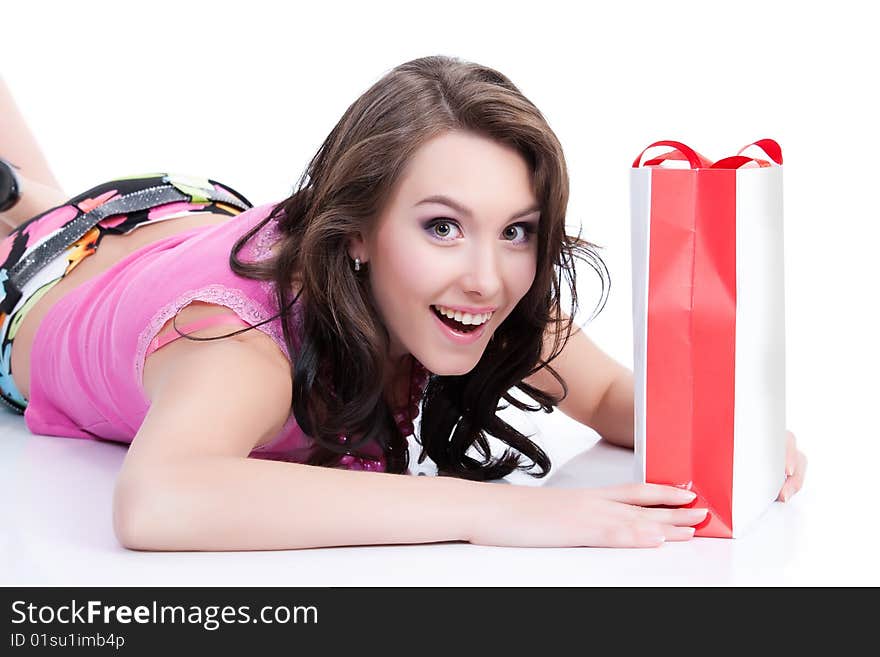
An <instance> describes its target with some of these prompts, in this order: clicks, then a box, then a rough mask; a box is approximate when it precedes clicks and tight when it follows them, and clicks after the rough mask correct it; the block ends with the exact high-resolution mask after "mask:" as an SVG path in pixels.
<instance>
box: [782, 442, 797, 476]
mask: <svg viewBox="0 0 880 657" xmlns="http://www.w3.org/2000/svg"><path fill="white" fill-rule="evenodd" d="M797 456H798V451H797V441H796V439H795V437H794V434H793V433H792V432H791V431H786V432H785V474H786V475H788V476H791V475H793V474H794V471H795V470H796V469H797Z"/></svg>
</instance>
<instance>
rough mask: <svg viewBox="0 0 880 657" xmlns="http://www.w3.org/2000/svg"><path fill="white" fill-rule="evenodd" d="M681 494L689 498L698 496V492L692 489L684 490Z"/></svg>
mask: <svg viewBox="0 0 880 657" xmlns="http://www.w3.org/2000/svg"><path fill="white" fill-rule="evenodd" d="M681 496H682V497H684V498H685V499H687V500H692V499H694V498H695V497H696V496H697V494H696V493H695V492H693V491H691V490H683V491H681Z"/></svg>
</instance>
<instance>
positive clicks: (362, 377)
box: [230, 56, 610, 480]
mask: <svg viewBox="0 0 880 657" xmlns="http://www.w3.org/2000/svg"><path fill="white" fill-rule="evenodd" d="M451 130H463V131H468V132H470V133H474V134H478V135H481V136H484V137H487V138H490V139H492V140H495V141H497V142H499V143H501V144H504V145H507V146H510V147H513V148H514V149H516V151H518V152H519V153H520V154H521V155H522V157H523V158H524V159H525V161H526V162H527V163H528V166H529V168H530V171H531V172H532V175H533V185H534V193H535V195H536V198H537V199H538V202H539V205H540V210H541V218H540V226H539V230H538V236H537V238H538V260H537V272H536V275H535V279H534V282H533V284H532V286H531V288H530V289H529V291H528V292H527V293H526V295H525V296H524V297H523V298H522V299H521V300H520V302H519V303H518V304H517V306H516V308H515V309H514V310H513V311H512V312H511V314H510V315H509V316H508V317H507V318H506V319H505V320H504V322H503V323H502V325H501V326H499V327H498V329H497V331H496V333H495V335H494V336H493V339H492V340H491V341H490V342H489V343H488V347H487V348H486V350H485V353H484V354H483V356H482V358H481V359H480V361H479V362H478V363H477V365H476V366H475V367H474V369H473V370H472V371H470V372H468V373H467V374H464V375H461V376H438V375H433V376H431V377H430V380H429V382H428V385H427V388H426V390H425V394H424V396H423V398H422V400H421V401H422V417H421V426H420V431H419V435H418V436H417V437H416V440H417V441H418V442H419V443H420V444H421V445H422V454H421V456H420V458H419V462H422V461H423V460H424V458H425V456H426V455H427V456H430V457H431V459H432V460H433V461H434V463H436V465H437V468H438V472H439V474H441V475H449V476H456V477H461V478H466V479H475V480H493V479H499V478H501V477H504V476H506V475H508V474H510V473H511V472H512V471H513V470H514V469H519V470H523V471H529V470H531V469H532V468H533V467H534V466H535V465H537V466H539V467H540V469H541V472H540V473H534V472H529V474H530V475H532V476H534V477H543V476H545V475H546V474H547V473H548V472H549V470H550V460H549V458H548V457H547V455H546V453H545V452H544V451H543V450H542V449H541V448H540V447H539V446H538V445H536V444H535V443H534V442H532V441H531V440H529V438H528V437H526V436H525V435H523V434H522V433H520V432H519V431H517V430H516V429H514V428H513V427H511V426H510V425H508V424H507V423H506V422H504V421H503V420H501V419H500V418H499V417H498V416H497V414H496V413H497V411H498V410H499V403H500V400H501V399H504V400H505V401H506V402H507V403H508V404H512V405H514V406H515V407H517V408H519V409H520V410H528V411H539V410H543V411H544V412H546V413H550V412H551V411H552V410H553V407H554V406H556V405H557V404H558V403H559V402H560V401H561V400H562V399H564V398H565V397H566V396H567V395H568V387H567V385H566V384H565V382H564V381H563V380H562V379H561V377H560V376H559V375H558V374H557V373H556V372H555V371H554V370H553V368H552V367H550V366H549V363H550V362H551V361H552V360H553V359H554V358H556V356H557V355H558V354H559V353H560V352H561V351H562V348H563V346H564V345H565V343H566V342H567V341H568V339H569V337H570V334H571V331H572V323H571V322H570V321H566V320H564V319H563V318H562V315H561V311H560V303H559V300H560V292H561V287H562V278H563V275H564V276H565V277H566V278H567V280H568V284H569V287H570V291H571V298H572V305H573V310H572V312H570V313H569V315H570V316H571V317H574V316H575V312H576V309H577V290H576V285H575V266H574V265H575V259H576V258H577V257H581V258H583V259H585V260H586V261H587V262H588V263H589V264H590V265H591V266H592V267H593V269H594V270H595V271H596V272H597V273H598V274H599V276H600V279H601V280H602V291H603V295H602V298H603V299H604V298H605V296H606V295H605V294H604V293H605V289H606V288H605V280H606V276H607V268H606V267H605V265H604V263H603V262H602V259H601V258H600V257H599V256H598V254H597V253H596V251H595V250H594V249H595V245H593V244H591V243H590V242H586V241H583V240H581V239H580V238H579V236H578V237H576V238H575V237H570V236H568V235H566V234H565V213H566V207H567V205H568V194H569V187H568V172H567V168H566V164H565V158H564V156H563V152H562V147H561V146H560V144H559V141H558V140H557V138H556V135H555V134H554V133H553V131H552V130H551V129H550V127H549V126H548V124H547V121H546V120H545V119H544V117H543V116H542V114H541V112H540V111H538V109H537V108H536V107H535V106H534V105H533V104H532V103H531V102H530V101H529V100H528V99H527V98H526V97H525V96H524V95H523V94H522V93H521V92H520V91H519V89H517V87H516V86H514V84H513V83H512V82H511V81H510V80H508V79H507V78H506V77H505V76H504V75H502V74H501V73H499V72H498V71H495V70H493V69H491V68H488V67H485V66H480V65H478V64H475V63H471V62H466V61H462V60H459V59H456V58H450V57H444V56H433V57H423V58H420V59H415V60H413V61H410V62H407V63H405V64H402V65H400V66H398V67H396V68H394V69H393V70H391V71H390V72H388V73H387V74H386V75H385V76H384V77H382V78H381V79H380V80H379V81H378V82H376V83H375V84H374V85H373V86H372V87H370V89H368V90H367V91H366V92H365V93H364V94H363V95H362V96H361V97H360V98H358V99H357V100H356V101H355V102H354V103H353V104H352V105H351V106H350V107H349V108H348V109H347V110H346V112H345V113H344V114H343V116H342V118H341V119H340V120H339V122H338V123H337V124H336V126H335V127H334V128H333V130H332V131H331V132H330V134H329V136H328V137H327V138H326V139H325V140H324V143H323V144H322V145H321V147H320V148H319V149H318V152H317V153H316V154H315V156H314V157H313V158H312V159H311V161H310V162H309V164H308V166H307V167H306V170H305V171H304V172H303V174H302V176H301V177H300V179H299V182H298V184H297V185H296V187H295V188H294V192H293V193H292V194H291V196H290V197H288V198H287V199H286V200H284V201H283V202H281V203H279V204H278V205H277V206H276V207H275V208H274V210H273V211H272V213H271V214H270V215H269V216H268V217H267V218H266V219H265V220H264V221H262V222H260V223H259V224H257V225H256V226H255V227H254V228H253V230H251V231H249V232H248V233H246V234H245V235H243V236H242V237H241V239H239V240H238V241H237V242H236V244H235V246H234V248H233V250H232V253H231V254H230V267H231V268H232V270H233V271H234V272H235V273H236V274H239V275H241V276H244V277H248V278H252V279H258V280H272V281H274V284H275V288H276V301H277V303H278V308H280V309H282V311H281V325H282V329H283V332H284V339H285V341H286V342H287V345H288V348H289V353H290V354H291V355H292V363H291V376H292V379H293V397H292V400H291V405H292V409H293V413H294V416H295V419H296V421H297V423H298V424H299V425H300V427H301V428H302V430H303V431H304V432H305V433H306V434H307V435H309V436H311V437H312V438H313V439H314V441H315V449H314V450H313V451H312V454H311V456H310V457H309V460H308V461H307V462H308V463H309V464H312V465H336V464H338V463H339V460H340V458H341V457H342V455H343V454H345V453H354V454H358V452H357V448H358V447H360V446H361V445H363V444H366V443H367V442H369V441H376V442H378V444H379V445H380V446H381V448H382V451H383V453H384V455H385V459H386V463H387V472H393V473H404V472H406V471H407V468H408V460H409V455H408V449H407V441H406V438H405V437H404V436H403V435H402V434H401V432H400V430H399V429H398V427H397V424H396V423H395V421H394V418H393V416H392V413H391V410H390V409H389V407H388V405H387V403H386V402H385V400H384V398H383V394H382V392H383V391H382V390H381V389H378V387H377V386H376V381H385V380H387V378H386V372H385V369H386V368H387V367H390V365H389V363H388V359H387V353H388V349H389V343H390V341H389V335H388V331H387V329H386V327H385V326H384V324H383V323H382V320H381V317H380V314H379V312H378V311H377V309H376V306H375V305H374V302H373V299H372V295H371V291H370V284H369V278H368V277H367V276H365V275H364V272H363V271H361V272H359V273H358V272H355V271H353V269H352V267H351V266H350V264H349V262H350V261H349V258H348V252H347V249H346V245H347V243H348V240H349V238H350V237H351V236H353V235H355V234H357V233H361V234H367V233H368V232H369V226H370V225H371V223H372V222H374V221H375V220H376V219H377V217H378V216H379V215H380V213H381V210H382V208H383V207H384V204H385V203H386V201H387V199H388V197H389V194H390V191H391V190H392V188H393V187H394V185H395V183H396V181H397V180H398V179H399V177H400V175H401V173H402V171H403V170H404V167H405V166H406V164H407V162H408V161H409V159H410V157H411V156H412V154H413V153H414V151H416V150H417V149H418V148H419V147H420V146H421V145H422V144H424V143H425V142H427V141H428V140H429V139H431V138H433V137H435V136H437V135H439V134H441V133H444V132H447V131H451ZM273 218H275V219H277V221H278V225H279V229H280V231H281V238H280V241H279V244H278V250H277V252H276V254H275V255H274V256H273V257H272V258H271V259H269V260H267V261H264V262H256V263H254V262H243V261H240V260H239V259H238V253H239V251H240V249H241V248H242V247H243V246H244V245H245V243H246V242H247V241H248V240H249V239H251V238H252V237H253V236H254V235H255V234H256V233H257V231H259V229H260V228H262V227H263V226H264V225H265V224H266V223H267V222H268V221H270V220H271V219H273ZM294 281H296V282H298V284H299V285H300V286H301V287H300V292H299V294H297V296H296V297H295V298H293V299H291V295H292V282H294ZM608 282H609V284H610V279H609V281H608ZM300 295H302V296H303V301H302V303H301V307H302V313H303V315H302V321H303V325H302V329H303V333H302V335H301V337H300V340H299V342H300V348H299V350H298V351H294V344H295V343H294V342H293V340H292V339H291V337H292V332H293V330H294V328H293V326H292V324H291V314H290V313H289V312H287V310H288V309H289V308H291V307H292V305H293V304H294V303H295V302H296V301H297V299H299V297H300ZM602 305H603V306H604V302H603V303H602ZM599 311H601V307H600V308H599ZM563 325H564V326H563ZM549 326H552V327H553V330H552V334H553V343H552V344H553V348H552V350H551V352H550V355H549V357H548V358H547V359H546V360H542V358H541V356H542V347H543V346H544V340H543V338H544V335H545V331H546V330H547V329H548V327H549ZM294 355H295V357H293V356H294ZM543 367H546V368H547V369H548V371H549V372H551V374H552V375H553V376H554V377H555V378H556V379H557V381H559V382H560V383H561V385H562V387H563V396H562V397H559V398H557V397H554V396H551V395H548V394H546V393H544V392H542V391H540V390H538V389H536V388H534V387H532V386H530V385H528V384H525V383H523V379H524V378H525V377H527V376H529V375H531V374H533V373H534V372H536V371H537V370H539V369H540V368H543ZM513 387H517V388H519V389H520V390H522V391H523V392H524V393H526V394H527V395H528V396H529V397H531V398H532V399H533V400H535V401H536V402H537V406H531V405H528V404H525V403H523V402H521V401H519V400H517V399H516V398H514V397H512V396H511V395H509V391H510V389H511V388H513ZM501 408H506V407H501ZM341 434H349V435H357V436H361V437H362V442H360V441H354V442H351V443H349V444H347V445H343V444H341V443H340V442H339V440H338V439H337V438H336V437H337V436H339V435H341ZM487 435H491V436H494V437H495V438H497V439H499V440H500V441H502V442H503V443H505V444H506V445H508V446H509V447H511V448H513V451H511V450H510V449H505V452H504V454H503V455H502V456H501V457H500V458H494V457H493V456H492V454H491V449H490V447H489V443H488V441H487ZM474 445H476V449H477V452H478V453H479V455H480V456H481V459H480V460H477V459H475V458H473V457H472V456H471V455H468V454H467V452H468V450H469V449H470V448H471V447H472V446H474ZM520 455H522V456H525V457H526V458H528V459H529V460H530V461H531V463H522V461H521V459H520Z"/></svg>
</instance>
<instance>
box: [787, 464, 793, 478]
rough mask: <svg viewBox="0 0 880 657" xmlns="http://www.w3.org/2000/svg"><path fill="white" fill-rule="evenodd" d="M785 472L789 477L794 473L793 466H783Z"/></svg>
mask: <svg viewBox="0 0 880 657" xmlns="http://www.w3.org/2000/svg"><path fill="white" fill-rule="evenodd" d="M785 474H787V475H788V476H789V477H790V476H791V475H793V474H794V467H793V466H791V465H787V466H785Z"/></svg>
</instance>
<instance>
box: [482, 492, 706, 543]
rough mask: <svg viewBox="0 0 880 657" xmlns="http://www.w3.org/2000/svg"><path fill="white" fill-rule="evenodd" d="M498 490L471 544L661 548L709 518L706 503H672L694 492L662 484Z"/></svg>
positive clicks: (689, 533) (690, 533)
mask: <svg viewBox="0 0 880 657" xmlns="http://www.w3.org/2000/svg"><path fill="white" fill-rule="evenodd" d="M497 493H498V494H497V496H496V497H495V498H494V500H493V504H492V505H491V509H487V511H488V513H487V514H486V515H485V517H484V518H483V519H482V521H481V522H479V523H477V524H476V526H475V527H473V528H472V530H471V531H470V535H469V536H468V541H469V542H470V543H473V544H475V545H494V546H505V547H618V548H624V547H658V546H660V545H662V544H663V543H664V542H665V541H687V540H689V539H691V538H693V536H694V527H693V526H694V525H697V524H699V523H700V522H702V521H703V520H704V519H705V517H706V509H703V508H694V509H678V508H668V507H677V506H680V505H683V504H687V503H689V502H691V501H693V499H694V496H693V494H692V493H690V492H689V491H685V490H682V489H681V488H676V487H674V486H663V485H660V484H625V485H621V486H611V487H606V488H574V489H571V488H534V487H531V486H498V490H497ZM652 507H659V508H652ZM664 507H665V508H664Z"/></svg>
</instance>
